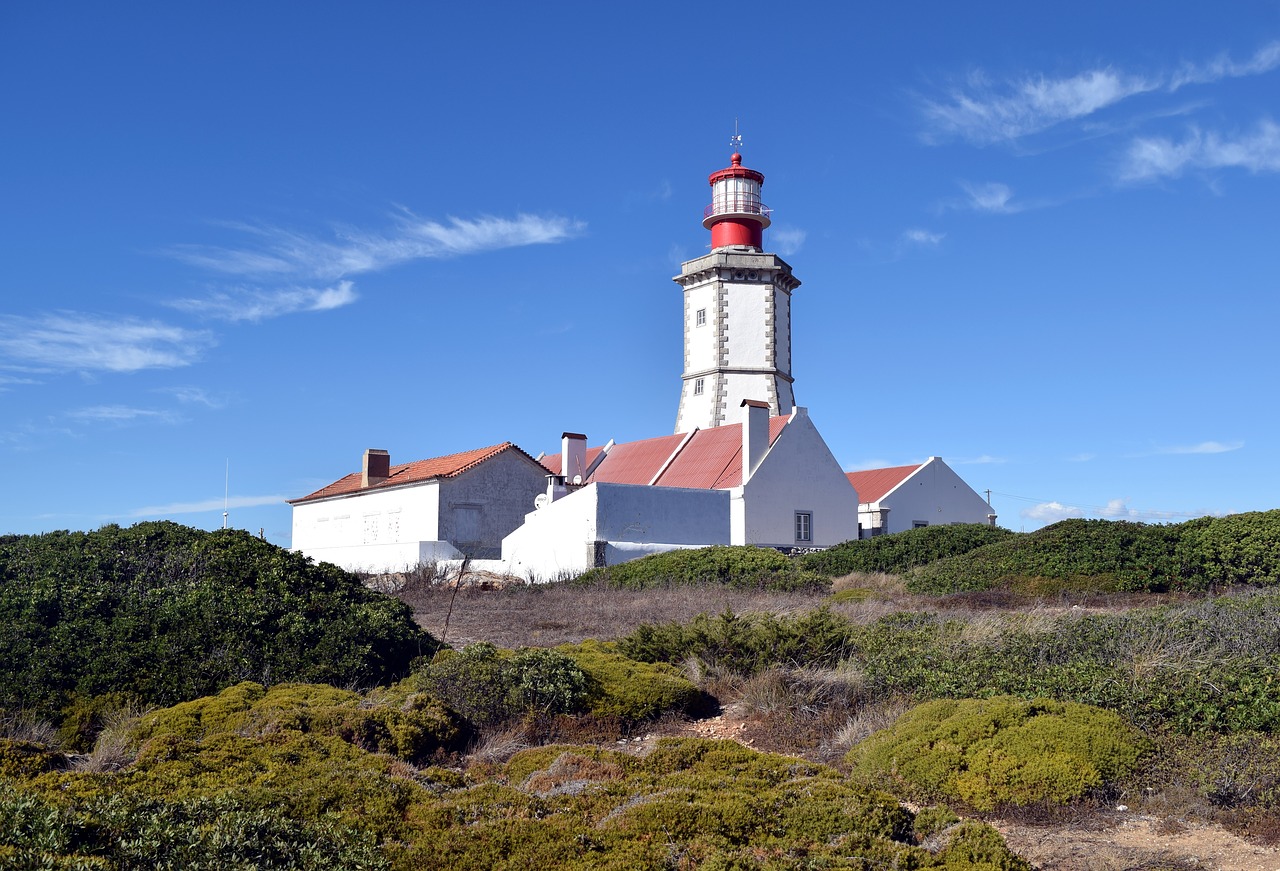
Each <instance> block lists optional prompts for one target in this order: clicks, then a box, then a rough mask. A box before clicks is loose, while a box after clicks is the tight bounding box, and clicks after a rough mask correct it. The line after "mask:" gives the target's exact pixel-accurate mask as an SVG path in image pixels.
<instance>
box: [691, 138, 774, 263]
mask: <svg viewBox="0 0 1280 871" xmlns="http://www.w3.org/2000/svg"><path fill="white" fill-rule="evenodd" d="M732 163H733V165H732V166H729V167H726V168H725V169H722V170H719V171H717V172H713V173H711V178H710V181H711V205H709V206H707V208H706V209H705V210H704V211H703V213H702V226H704V227H706V228H707V229H708V230H710V231H711V247H712V248H713V249H714V248H724V247H727V246H730V245H746V246H748V247H751V248H755V249H757V250H763V248H764V245H763V241H764V228H765V227H767V226H769V212H770V210H769V208H768V207H766V206H765V204H764V203H762V202H760V188H761V186H762V185H763V184H764V173H761V172H756V171H755V170H754V169H747V168H746V167H745V166H743V165H742V155H741V154H734V155H733V159H732Z"/></svg>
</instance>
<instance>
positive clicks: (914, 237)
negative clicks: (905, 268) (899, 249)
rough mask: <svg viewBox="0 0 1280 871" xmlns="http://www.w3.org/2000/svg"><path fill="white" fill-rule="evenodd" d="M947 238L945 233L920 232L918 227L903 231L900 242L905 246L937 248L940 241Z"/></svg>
mask: <svg viewBox="0 0 1280 871" xmlns="http://www.w3.org/2000/svg"><path fill="white" fill-rule="evenodd" d="M945 238H947V234H946V233H934V232H931V231H929V230H921V229H919V228H918V227H917V228H913V229H911V230H904V231H903V233H902V237H901V241H902V242H903V243H905V244H907V245H919V246H921V247H923V248H937V247H938V246H939V245H941V244H942V240H943V239H945Z"/></svg>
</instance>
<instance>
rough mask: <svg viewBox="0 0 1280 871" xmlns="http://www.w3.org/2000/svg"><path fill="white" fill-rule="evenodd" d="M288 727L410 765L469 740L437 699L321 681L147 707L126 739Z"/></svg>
mask: <svg viewBox="0 0 1280 871" xmlns="http://www.w3.org/2000/svg"><path fill="white" fill-rule="evenodd" d="M285 731H288V732H300V733H304V734H319V735H327V736H333V737H337V738H341V739H343V740H345V741H348V742H350V743H352V744H355V745H357V746H358V747H361V748H363V749H365V750H370V751H375V752H380V753H389V754H391V755H393V756H398V757H400V758H401V759H405V760H408V761H411V762H419V761H423V760H426V759H429V758H430V757H431V756H432V755H434V754H435V753H437V752H438V751H447V750H457V749H461V748H462V747H463V746H464V745H465V744H466V742H467V740H468V739H469V738H470V737H471V732H470V730H469V729H467V728H466V726H465V724H463V723H461V722H459V720H458V717H457V715H456V714H454V713H453V712H452V711H450V710H449V709H447V708H445V707H444V706H443V705H442V704H441V703H440V702H439V701H437V700H436V699H434V698H431V697H429V696H427V695H424V694H423V693H413V692H410V691H408V690H406V689H404V688H400V689H399V691H392V692H384V693H375V694H371V695H369V696H361V695H360V694H359V693H356V692H351V691H349V690H340V689H337V688H335V687H331V686H325V685H316V684H281V685H280V686H276V687H272V688H271V689H270V690H267V689H264V688H263V687H262V686H261V685H259V684H254V683H241V684H237V685H236V686H234V687H228V688H227V689H225V690H223V691H222V692H221V693H218V694H217V695H216V696H208V697H206V698H203V699H196V700H194V701H190V702H183V703H181V704H178V705H174V706H173V707H171V708H164V709H161V710H158V711H152V712H151V713H148V714H146V715H144V716H143V717H142V718H141V719H140V720H139V721H138V724H137V726H136V727H134V729H133V731H132V733H131V735H130V737H131V738H132V740H133V742H134V743H135V744H136V745H141V744H144V743H146V742H148V741H151V740H152V739H155V738H166V739H180V740H184V741H190V742H199V741H201V740H204V739H205V738H208V737H210V736H214V735H225V734H231V733H235V734H239V735H245V736H263V735H271V734H276V733H279V732H285Z"/></svg>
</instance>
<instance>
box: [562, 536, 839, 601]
mask: <svg viewBox="0 0 1280 871" xmlns="http://www.w3.org/2000/svg"><path fill="white" fill-rule="evenodd" d="M572 583H574V584H575V585H581V586H587V585H592V584H603V585H605V586H609V587H617V588H620V589H625V590H642V589H649V588H651V587H673V586H698V585H702V584H705V585H719V586H726V587H733V588H735V589H759V590H777V591H782V590H811V591H814V592H826V591H827V590H829V589H830V587H831V580H830V578H828V577H826V576H824V575H822V574H821V573H819V572H815V571H811V570H805V569H802V568H801V567H800V566H799V564H798V563H796V562H795V561H794V560H792V559H791V558H790V557H788V556H786V555H784V554H782V553H780V552H778V551H776V550H774V549H773V548H768V547H752V546H735V547H727V546H717V547H702V548H692V549H687V550H673V551H669V552H667V553H656V554H651V555H649V556H646V557H641V558H640V559H637V560H632V561H631V562H626V563H622V564H621V565H616V566H608V567H606V568H599V569H591V570H590V571H588V572H586V573H584V574H582V575H579V576H578V577H577V578H576V579H575V580H574V581H573V582H572Z"/></svg>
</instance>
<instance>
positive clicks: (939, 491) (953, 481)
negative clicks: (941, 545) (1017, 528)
mask: <svg viewBox="0 0 1280 871" xmlns="http://www.w3.org/2000/svg"><path fill="white" fill-rule="evenodd" d="M847 477H848V479H849V483H850V484H852V485H853V486H854V487H855V488H856V489H857V491H858V496H859V499H860V500H861V501H860V503H859V504H858V530H859V537H860V538H871V537H872V536H876V535H884V534H886V533H890V532H903V531H905V530H908V529H918V528H919V527H922V526H940V525H945V524H949V523H986V524H989V525H991V526H995V525H996V515H995V514H994V513H993V512H992V510H991V506H990V505H989V504H987V502H986V501H985V500H984V499H983V498H982V497H981V496H979V495H978V494H977V493H976V492H974V490H973V488H972V487H970V486H969V485H968V484H966V483H965V482H964V480H963V479H962V478H961V477H960V476H959V475H957V474H956V473H955V472H953V471H952V470H951V467H950V466H948V465H947V464H946V463H944V462H943V461H942V457H930V458H929V459H928V460H926V461H925V462H923V463H920V464H919V465H913V466H893V467H892V468H888V469H867V470H866V471H862V472H849V473H848V475H847Z"/></svg>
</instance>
